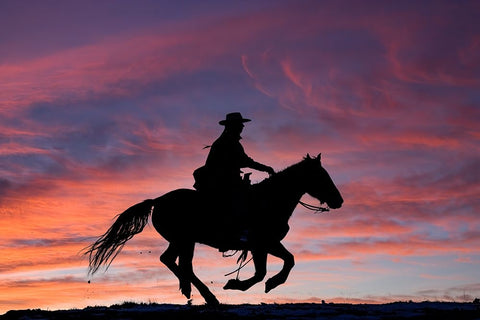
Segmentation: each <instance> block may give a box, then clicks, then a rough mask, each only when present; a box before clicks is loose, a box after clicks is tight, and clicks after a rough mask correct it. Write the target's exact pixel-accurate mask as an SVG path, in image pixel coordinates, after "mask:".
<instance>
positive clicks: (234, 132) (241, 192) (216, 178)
mask: <svg viewBox="0 0 480 320" xmlns="http://www.w3.org/2000/svg"><path fill="white" fill-rule="evenodd" d="M249 121H251V120H250V119H245V118H243V117H242V115H241V114H240V112H233V113H229V114H227V115H226V118H225V120H221V121H220V122H219V124H220V125H222V126H225V129H224V130H223V132H222V134H221V135H220V137H218V138H217V140H215V142H214V143H213V144H212V146H211V148H210V152H209V154H208V156H207V160H206V162H205V166H203V167H201V168H199V169H197V170H196V171H195V172H194V176H195V180H196V182H195V185H194V187H195V188H196V189H197V190H199V191H200V192H203V193H206V195H207V197H208V198H210V197H209V196H213V195H217V199H218V196H220V198H221V204H222V205H223V206H226V208H228V211H229V212H230V214H229V215H227V217H226V218H227V224H228V225H230V228H229V229H230V230H231V229H232V228H233V229H234V230H237V231H238V232H239V233H240V238H241V241H246V233H248V227H247V225H246V222H245V219H244V215H245V213H246V211H247V205H246V200H247V198H246V189H247V187H248V185H249V181H247V182H246V181H244V180H242V176H241V173H242V171H241V169H242V168H251V169H255V170H259V171H264V172H267V173H268V174H269V175H272V174H274V173H275V171H274V170H273V168H272V167H270V166H267V165H264V164H261V163H259V162H256V161H254V160H253V159H252V158H250V157H249V156H248V155H247V154H246V153H245V150H244V149H243V146H242V144H241V143H240V140H241V139H242V137H241V136H240V134H241V133H242V131H243V128H244V127H245V126H244V123H245V122H249ZM246 176H247V177H248V174H247V175H246ZM234 233H235V232H234Z"/></svg>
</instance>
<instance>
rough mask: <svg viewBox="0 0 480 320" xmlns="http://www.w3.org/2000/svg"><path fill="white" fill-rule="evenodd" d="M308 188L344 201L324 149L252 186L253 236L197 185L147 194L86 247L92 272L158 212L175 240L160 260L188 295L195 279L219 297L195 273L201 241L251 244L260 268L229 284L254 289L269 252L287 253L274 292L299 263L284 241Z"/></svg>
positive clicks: (209, 299)
mask: <svg viewBox="0 0 480 320" xmlns="http://www.w3.org/2000/svg"><path fill="white" fill-rule="evenodd" d="M305 193H307V194H309V195H310V196H312V197H314V198H316V199H318V200H319V201H320V202H321V203H326V204H327V205H328V206H329V207H330V208H331V209H337V208H340V207H341V206H342V203H343V199H342V196H341V195H340V192H339V191H338V189H337V188H336V186H335V184H334V183H333V181H332V179H331V178H330V176H329V174H328V173H327V171H326V170H325V169H324V168H323V167H322V165H321V162H320V155H318V156H317V157H314V158H311V157H310V156H309V155H308V154H307V156H306V157H305V158H304V159H303V160H302V161H300V162H299V163H297V164H294V165H292V166H290V167H288V168H287V169H285V170H283V171H280V172H278V173H277V174H275V175H273V176H271V177H270V178H267V179H265V180H264V181H262V182H260V183H258V184H254V185H252V186H251V187H250V189H249V191H248V196H247V199H248V204H247V208H248V210H247V211H248V214H247V213H246V214H245V218H244V219H245V221H242V222H243V225H246V226H248V230H249V233H248V241H247V242H242V241H240V239H238V236H233V235H235V234H237V233H235V232H232V230H231V228H232V222H231V221H230V220H231V218H230V215H229V213H228V212H225V210H226V208H225V207H223V206H221V205H218V204H215V203H214V199H213V198H212V197H204V196H202V194H201V193H199V192H197V191H195V190H190V189H177V190H174V191H171V192H169V193H167V194H165V195H163V196H161V197H159V198H156V199H148V200H145V201H143V202H140V203H138V204H136V205H134V206H132V207H130V208H128V209H127V210H126V211H124V212H123V213H122V214H120V215H119V216H118V218H117V220H116V221H115V222H114V224H113V225H112V226H111V227H110V229H108V230H107V232H106V233H105V234H103V235H102V236H101V237H100V238H99V239H98V240H97V241H96V242H95V243H93V244H92V245H90V246H89V247H87V248H86V251H85V254H87V255H89V273H91V274H94V273H95V272H96V271H98V269H99V267H100V266H101V265H102V264H105V265H106V266H107V267H108V266H109V265H110V264H111V263H112V261H113V259H114V258H115V257H116V256H117V254H118V253H120V251H121V249H122V248H123V246H124V244H125V243H126V242H127V241H128V240H129V239H131V238H132V237H133V236H134V235H135V234H137V233H140V232H141V231H142V230H143V228H144V227H145V225H146V224H147V223H148V218H149V216H150V214H152V223H153V225H154V227H155V229H156V230H157V231H158V233H160V234H161V235H162V236H163V237H164V238H165V239H166V240H167V241H168V242H169V246H168V248H167V250H166V251H165V252H164V253H163V254H162V255H161V256H160V261H162V262H163V263H164V264H165V265H166V266H167V267H168V268H169V269H170V270H171V271H172V272H173V273H174V274H175V275H176V276H177V278H178V279H179V281H180V290H181V292H182V294H184V295H185V296H186V297H187V298H190V294H191V284H193V285H194V286H195V287H196V288H197V290H198V291H199V292H200V294H201V295H202V297H203V298H204V299H205V301H206V303H207V304H213V305H216V304H218V303H219V302H218V300H217V298H216V297H215V296H214V295H213V294H212V293H211V292H210V290H209V289H208V288H207V286H206V285H205V284H203V283H202V282H201V281H200V279H198V278H197V276H196V275H195V274H194V273H193V266H192V259H193V251H194V247H195V243H197V242H198V243H203V244H206V245H209V246H211V247H214V248H217V249H221V250H226V249H237V250H249V251H250V252H251V253H252V258H253V262H254V265H255V274H254V275H253V276H252V277H251V278H249V279H246V280H238V279H231V280H229V281H228V282H227V284H226V285H225V287H224V289H234V290H242V291H245V290H247V289H249V288H250V287H251V286H253V285H254V284H256V283H258V282H260V281H262V280H263V279H264V277H265V275H266V265H267V255H268V254H271V255H273V256H276V257H279V258H280V259H282V260H283V261H284V264H283V267H282V270H281V271H280V272H279V273H278V274H276V275H274V276H273V277H272V278H270V279H268V280H267V281H266V283H265V292H269V291H270V290H272V289H273V288H275V287H277V286H278V285H280V284H282V283H284V282H285V281H286V280H287V277H288V274H289V273H290V270H291V269H292V268H293V266H294V257H293V255H292V254H291V253H290V252H289V251H288V250H287V249H285V247H284V246H283V245H282V244H281V242H280V241H281V240H282V239H283V238H284V237H285V236H286V234H287V232H288V230H289V226H288V219H289V218H290V216H291V215H292V213H293V211H294V209H295V207H296V206H297V204H298V203H299V201H300V198H301V197H302V196H303V195H304V194H305ZM152 208H153V210H152ZM177 258H178V264H177V263H176V260H177Z"/></svg>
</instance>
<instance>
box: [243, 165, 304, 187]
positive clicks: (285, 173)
mask: <svg viewBox="0 0 480 320" xmlns="http://www.w3.org/2000/svg"><path fill="white" fill-rule="evenodd" d="M306 161H308V158H307V157H305V158H303V159H302V161H300V162H297V163H295V164H292V165H291V166H288V167H287V168H285V169H283V170H280V171H278V172H277V173H275V174H274V175H272V176H271V177H268V178H265V179H264V180H262V181H260V182H258V183H255V184H253V185H252V187H254V188H255V189H257V188H260V189H263V188H265V187H271V186H272V185H278V184H279V183H280V182H283V183H285V182H287V183H289V182H291V181H293V180H294V179H295V177H298V174H296V173H298V172H299V171H300V170H303V165H304V164H305V162H306Z"/></svg>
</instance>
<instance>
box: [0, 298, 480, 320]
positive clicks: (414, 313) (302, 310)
mask: <svg viewBox="0 0 480 320" xmlns="http://www.w3.org/2000/svg"><path fill="white" fill-rule="evenodd" d="M0 319H1V320H7V319H8V320H10V319H22V320H30V319H51V320H56V319H62V320H63V319H89V320H95V319H124V320H134V319H135V320H136V319H142V320H145V319H147V320H148V319H162V320H163V319H205V320H213V319H229V320H232V319H256V320H257V319H258V320H261V319H337V320H345V319H349V320H355V319H370V320H376V319H382V320H383V319H389V320H398V319H414V320H420V319H458V320H462V319H463V320H470V319H472V320H473V319H480V305H479V304H477V303H455V302H418V303H414V302H395V303H389V304H381V305H376V304H333V303H328V304H327V303H325V304H311V303H296V304H261V305H247V304H245V305H220V306H216V307H208V306H206V305H203V306H189V305H173V304H137V303H130V302H126V303H124V304H121V305H113V306H111V307H87V308H85V309H82V310H78V309H72V310H59V311H44V310H39V309H37V310H15V311H13V310H12V311H9V312H7V313H6V314H4V315H2V316H0Z"/></svg>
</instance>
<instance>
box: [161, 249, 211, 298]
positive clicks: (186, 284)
mask: <svg viewBox="0 0 480 320" xmlns="http://www.w3.org/2000/svg"><path fill="white" fill-rule="evenodd" d="M194 246H195V244H194V243H192V244H189V245H181V246H177V245H174V244H172V243H170V245H169V246H168V248H167V250H166V251H165V252H164V253H163V254H162V255H161V256H160V261H162V262H163V263H164V264H165V265H166V266H167V267H168V268H169V269H170V270H171V271H172V272H173V273H174V274H175V275H176V276H177V278H178V279H179V281H180V290H181V291H182V294H184V295H185V296H186V297H187V298H188V299H190V294H191V285H190V283H192V284H193V285H194V286H195V287H196V288H197V290H198V291H199V292H200V294H201V295H202V297H203V298H204V299H205V302H206V303H207V304H210V305H217V304H219V302H218V300H217V298H216V297H215V296H214V295H213V294H212V293H211V292H210V290H209V289H208V288H207V286H206V285H205V284H203V282H202V281H200V279H198V278H197V276H196V275H195V274H194V273H193V265H192V259H193V249H194ZM177 257H178V258H179V259H178V263H179V265H177V264H176V262H175V261H176V259H177Z"/></svg>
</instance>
